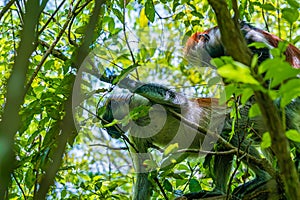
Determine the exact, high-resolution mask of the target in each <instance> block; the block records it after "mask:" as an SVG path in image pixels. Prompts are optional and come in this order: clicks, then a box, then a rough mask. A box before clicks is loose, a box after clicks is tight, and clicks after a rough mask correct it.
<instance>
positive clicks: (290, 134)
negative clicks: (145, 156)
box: [285, 130, 300, 142]
mask: <svg viewBox="0 0 300 200" xmlns="http://www.w3.org/2000/svg"><path fill="white" fill-rule="evenodd" d="M285 135H286V137H287V138H288V139H290V140H292V141H294V142H300V133H299V132H298V131H296V130H288V131H287V132H285Z"/></svg>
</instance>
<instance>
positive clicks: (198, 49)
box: [184, 27, 224, 67]
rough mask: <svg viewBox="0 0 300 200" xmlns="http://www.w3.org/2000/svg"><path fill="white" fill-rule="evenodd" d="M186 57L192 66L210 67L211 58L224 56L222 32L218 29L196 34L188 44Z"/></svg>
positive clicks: (185, 50) (185, 51)
mask: <svg viewBox="0 0 300 200" xmlns="http://www.w3.org/2000/svg"><path fill="white" fill-rule="evenodd" d="M184 53H185V57H186V58H187V60H188V61H189V62H190V64H192V65H197V66H199V65H200V67H207V66H210V67H211V65H210V60H211V58H216V57H220V56H223V55H224V48H223V45H222V42H221V37H220V31H219V29H218V28H217V27H214V28H211V29H208V30H206V31H203V32H197V33H194V34H193V35H192V36H191V37H190V38H189V39H188V40H187V42H186V46H185V49H184Z"/></svg>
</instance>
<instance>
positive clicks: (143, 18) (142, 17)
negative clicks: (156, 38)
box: [139, 8, 148, 28]
mask: <svg viewBox="0 0 300 200" xmlns="http://www.w3.org/2000/svg"><path fill="white" fill-rule="evenodd" d="M139 23H140V26H141V27H142V28H144V27H147V26H148V18H147V16H146V13H145V8H142V10H141V12H140V18H139Z"/></svg>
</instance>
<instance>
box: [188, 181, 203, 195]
mask: <svg viewBox="0 0 300 200" xmlns="http://www.w3.org/2000/svg"><path fill="white" fill-rule="evenodd" d="M189 189H190V192H199V191H200V190H201V185H200V183H199V181H198V180H197V179H194V178H193V179H191V180H190V183H189Z"/></svg>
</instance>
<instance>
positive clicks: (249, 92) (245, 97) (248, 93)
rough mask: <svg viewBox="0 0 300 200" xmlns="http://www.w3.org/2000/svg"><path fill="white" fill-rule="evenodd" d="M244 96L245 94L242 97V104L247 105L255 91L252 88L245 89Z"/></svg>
mask: <svg viewBox="0 0 300 200" xmlns="http://www.w3.org/2000/svg"><path fill="white" fill-rule="evenodd" d="M242 94H243V95H242V99H241V102H242V104H245V103H246V102H247V101H248V99H249V98H250V97H251V96H253V94H254V92H253V90H252V89H251V88H245V89H244V90H243V93H242Z"/></svg>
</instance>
